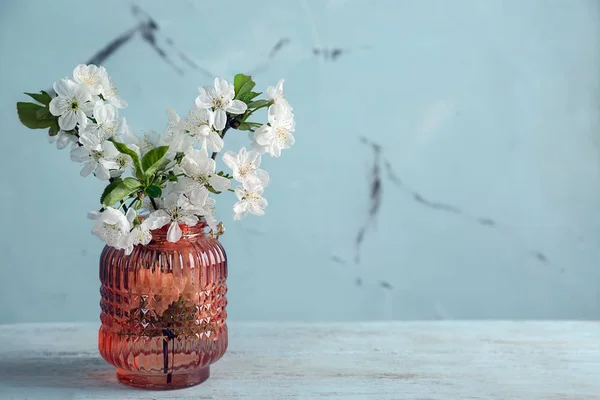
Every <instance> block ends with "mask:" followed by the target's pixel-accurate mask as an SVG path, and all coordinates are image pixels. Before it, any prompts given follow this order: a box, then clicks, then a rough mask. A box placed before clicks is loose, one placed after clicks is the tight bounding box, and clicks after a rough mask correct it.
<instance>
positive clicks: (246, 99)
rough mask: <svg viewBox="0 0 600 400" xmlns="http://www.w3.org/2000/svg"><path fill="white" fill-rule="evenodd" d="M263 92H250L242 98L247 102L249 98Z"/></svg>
mask: <svg viewBox="0 0 600 400" xmlns="http://www.w3.org/2000/svg"><path fill="white" fill-rule="evenodd" d="M262 93H263V92H250V93H248V94H247V95H246V98H245V99H244V101H245V102H249V101H250V100H252V99H253V98H255V97H257V96H260V95H261V94H262Z"/></svg>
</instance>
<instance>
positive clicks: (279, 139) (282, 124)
mask: <svg viewBox="0 0 600 400" xmlns="http://www.w3.org/2000/svg"><path fill="white" fill-rule="evenodd" d="M268 118H269V125H263V126H261V127H260V128H258V129H257V130H256V132H254V135H253V138H254V142H255V143H256V145H255V146H254V148H255V150H257V151H258V152H268V153H269V154H270V155H272V156H273V157H279V156H281V150H282V149H288V148H290V147H292V146H293V145H294V143H295V141H296V140H295V139H294V135H292V132H293V131H294V129H295V126H296V123H295V122H294V114H292V112H291V110H290V109H289V108H287V107H286V106H284V105H281V104H273V105H272V106H270V107H269V112H268Z"/></svg>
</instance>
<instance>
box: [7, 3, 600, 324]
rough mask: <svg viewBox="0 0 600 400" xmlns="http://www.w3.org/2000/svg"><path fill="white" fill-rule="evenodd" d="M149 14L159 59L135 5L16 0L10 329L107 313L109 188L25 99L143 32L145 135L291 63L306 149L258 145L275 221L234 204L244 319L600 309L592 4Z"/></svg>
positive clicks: (140, 98) (123, 79) (135, 81)
mask: <svg viewBox="0 0 600 400" xmlns="http://www.w3.org/2000/svg"><path fill="white" fill-rule="evenodd" d="M143 9H144V12H146V13H147V14H148V15H149V16H150V17H151V18H153V19H154V20H155V21H156V23H157V25H158V28H157V29H154V30H151V31H148V30H146V32H147V33H151V34H152V35H153V37H154V38H155V40H156V44H157V45H158V46H159V47H161V48H162V49H164V50H165V52H166V55H165V58H161V56H160V55H159V54H158V52H157V51H156V50H155V49H153V48H152V47H151V45H150V41H149V40H148V38H146V39H144V38H143V35H142V33H143V29H140V28H139V26H140V25H139V24H140V23H146V24H147V23H148V18H149V17H148V16H147V15H146V16H145V15H144V14H143V13H142V12H141V11H139V12H138V14H137V15H134V13H133V12H132V3H129V2H125V1H115V0H113V1H103V2H91V1H75V0H61V1H58V0H56V1H41V0H40V1H23V0H19V1H15V0H13V1H2V2H1V3H0V128H1V131H2V146H1V149H2V155H1V156H0V166H1V167H2V189H1V192H0V215H1V221H2V230H1V233H0V322H19V321H49V320H53V321H72V320H97V318H98V313H99V307H98V301H99V294H98V287H99V281H98V277H97V268H98V267H97V262H98V257H99V254H100V251H101V249H102V244H101V242H100V241H99V240H97V239H96V238H95V237H93V236H92V235H91V234H90V229H91V223H90V221H88V220H86V218H85V214H86V212H87V211H88V210H90V209H92V208H94V207H96V205H97V202H98V196H99V194H100V192H101V190H102V184H101V183H100V182H98V181H96V180H95V179H93V178H91V177H89V178H88V179H82V178H81V177H80V176H79V168H78V166H77V165H76V164H74V163H72V162H71V161H70V160H69V155H68V150H63V151H62V152H58V151H57V150H56V149H55V148H54V147H53V146H51V145H49V144H48V143H47V140H46V138H45V133H44V132H43V131H30V130H27V129H26V128H24V127H22V126H21V125H20V124H19V122H18V120H17V117H16V112H15V106H14V104H15V102H16V101H19V100H22V99H24V96H23V95H22V94H21V92H23V91H36V90H40V89H45V88H48V87H50V85H51V84H52V82H53V81H54V80H55V79H56V78H58V77H62V76H66V75H68V74H70V72H71V70H72V68H73V66H74V65H76V64H78V63H82V62H86V61H87V60H88V59H89V58H90V57H91V56H92V55H93V54H94V53H96V52H97V51H99V50H100V49H102V48H103V47H104V46H106V45H107V44H108V43H109V42H111V41H112V40H114V39H115V38H117V37H119V36H121V35H124V34H125V33H126V32H127V31H129V30H131V29H134V30H136V29H137V30H136V33H135V34H134V35H133V36H132V38H131V39H130V40H128V41H127V42H126V43H125V44H124V45H123V46H122V47H121V48H120V49H118V50H117V51H115V52H114V53H113V54H111V55H110V57H109V58H108V59H107V60H106V61H105V62H103V65H105V66H106V68H107V69H108V71H109V73H110V74H111V75H112V76H113V77H114V79H115V80H116V82H117V84H118V86H119V89H120V92H121V94H122V95H123V96H124V97H125V98H126V99H127V100H128V101H129V103H130V107H129V108H128V109H126V110H124V112H123V113H122V115H123V116H126V117H127V119H128V121H129V122H130V123H131V124H132V125H133V127H134V129H135V130H136V131H137V132H142V131H144V130H150V129H156V130H161V129H163V127H164V126H165V123H166V114H165V111H164V110H165V107H166V106H167V105H170V106H172V107H173V108H175V109H176V110H177V111H178V112H179V113H181V114H183V113H185V112H186V111H187V109H188V108H189V106H190V105H191V104H192V102H193V100H194V98H195V97H196V96H197V87H198V86H199V85H202V84H209V83H210V82H211V80H212V76H213V74H215V75H219V76H223V77H226V78H228V79H231V78H232V76H233V75H234V74H235V73H237V72H245V73H252V74H253V75H254V77H255V79H256V81H257V82H258V85H259V87H262V88H266V86H268V85H272V84H274V83H276V82H277V80H278V79H279V78H281V77H285V78H286V94H287V97H288V98H289V100H290V102H291V103H292V104H293V106H294V107H295V111H296V116H297V132H296V138H297V143H296V145H295V147H294V148H293V149H292V150H290V151H286V152H285V153H284V156H283V157H282V158H280V159H266V161H265V162H264V166H265V168H266V169H267V170H269V171H270V173H271V181H272V184H271V186H270V187H269V188H268V191H267V192H266V196H267V198H268V199H269V202H270V205H269V208H268V212H267V215H266V216H264V217H262V218H256V217H254V218H253V217H251V218H248V219H247V220H244V221H242V222H239V223H234V222H233V221H232V220H231V208H230V207H231V205H232V204H233V198H232V197H233V196H231V197H229V198H227V199H225V200H223V199H220V204H219V207H220V208H219V210H220V212H219V216H220V217H221V219H222V220H224V221H225V223H226V225H227V228H228V232H227V233H226V234H225V236H224V237H223V241H224V245H225V247H226V249H227V251H228V254H229V260H230V279H229V285H230V292H229V299H230V305H229V314H230V318H232V319H238V320H241V319H243V320H254V319H263V320H291V319H293V320H365V319H414V318H424V319H433V318H442V319H446V318H570V319H577V318H596V319H597V318H600V311H599V309H598V300H599V297H598V283H599V280H600V269H599V266H598V262H597V260H598V256H599V255H600V248H599V246H598V239H599V235H598V232H599V228H600V213H599V212H598V211H599V210H600V202H599V200H600V162H599V148H600V142H599V129H598V128H599V122H600V120H599V110H600V104H599V103H600V98H599V96H598V94H599V93H600V87H599V84H600V59H599V57H600V20H599V18H600V9H599V6H598V3H597V2H596V1H593V0H589V1H585V0H580V1H566V0H563V1H558V0H547V1H541V0H540V1H534V0H528V1H519V0H512V1H508V0H507V1H492V0H461V1H452V2H450V1H442V0H439V1H433V0H427V1H399V0H395V1H394V0H390V1H382V0H380V1H366V0H365V1H359V0H328V1H308V0H307V1H304V0H300V1H293V2H292V1H289V2H287V1H276V0H271V1H260V2H246V1H243V2H242V1H218V2H204V1H195V2H194V1H171V2H164V1H156V0H155V1H145V2H143ZM146 26H147V25H146ZM170 42H172V43H173V45H172V44H169V43H170ZM278 43H279V45H278V46H277V44H278ZM180 53H181V54H180ZM182 55H183V57H182ZM186 58H189V59H191V60H193V62H194V63H195V64H197V67H194V66H193V63H190V62H189V61H187V62H186V61H185V59H186ZM361 137H365V138H367V139H368V140H369V141H372V142H374V143H376V144H377V145H378V146H381V150H380V151H376V150H374V147H373V146H371V145H369V144H365V143H363V142H361ZM227 140H228V141H229V142H227V144H226V146H227V147H228V148H229V149H232V150H237V149H238V148H239V147H240V146H241V145H242V144H243V143H246V140H247V138H246V135H245V134H244V133H240V134H237V136H236V134H235V133H231V134H230V135H228V137H227ZM375 186H378V187H379V190H380V192H379V194H378V193H375V196H372V192H373V187H375ZM375 192H377V191H375ZM370 209H373V210H374V216H371V215H370V214H369V210H370ZM361 230H364V232H365V233H364V235H363V236H364V240H362V242H361V244H360V246H358V245H357V237H358V236H359V234H360V232H361ZM358 258H360V259H358Z"/></svg>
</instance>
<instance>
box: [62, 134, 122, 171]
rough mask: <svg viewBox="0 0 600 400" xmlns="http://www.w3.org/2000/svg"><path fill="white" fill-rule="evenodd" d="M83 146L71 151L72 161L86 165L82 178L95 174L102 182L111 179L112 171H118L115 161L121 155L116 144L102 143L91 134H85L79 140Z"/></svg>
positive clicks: (74, 147)
mask: <svg viewBox="0 0 600 400" xmlns="http://www.w3.org/2000/svg"><path fill="white" fill-rule="evenodd" d="M79 142H80V143H81V146H78V145H74V146H73V148H72V149H71V160H73V161H76V162H80V163H84V165H83V168H82V169H81V176H84V177H85V176H88V175H89V174H90V173H94V174H95V175H96V177H97V178H98V179H100V180H102V181H105V180H108V179H109V178H110V170H111V169H118V167H119V166H118V164H117V163H116V161H115V159H116V158H117V156H118V155H119V154H120V153H119V151H118V150H117V149H116V148H115V146H114V144H112V143H111V142H109V141H102V140H100V139H99V138H98V137H97V136H96V135H94V134H93V133H90V132H84V133H82V134H81V136H80V138H79Z"/></svg>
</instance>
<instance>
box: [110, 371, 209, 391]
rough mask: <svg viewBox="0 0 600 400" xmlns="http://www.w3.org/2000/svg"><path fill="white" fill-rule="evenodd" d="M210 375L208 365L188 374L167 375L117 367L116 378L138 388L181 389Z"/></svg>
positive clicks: (198, 382) (200, 381) (202, 380)
mask: <svg viewBox="0 0 600 400" xmlns="http://www.w3.org/2000/svg"><path fill="white" fill-rule="evenodd" d="M209 376H210V366H206V367H204V368H201V369H198V370H196V371H194V372H193V373H188V374H185V373H184V374H173V375H171V376H170V380H169V382H167V380H168V379H169V377H168V376H167V374H160V375H157V374H152V375H150V374H139V373H134V372H128V371H123V370H121V369H117V379H119V382H121V383H123V384H125V385H127V386H133V387H136V388H140V389H152V390H172V389H182V388H185V387H188V386H194V385H198V384H200V383H202V382H204V381H205V380H207V379H208V377H209Z"/></svg>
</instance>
